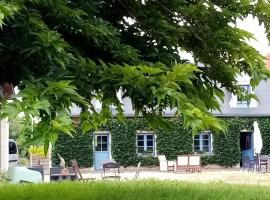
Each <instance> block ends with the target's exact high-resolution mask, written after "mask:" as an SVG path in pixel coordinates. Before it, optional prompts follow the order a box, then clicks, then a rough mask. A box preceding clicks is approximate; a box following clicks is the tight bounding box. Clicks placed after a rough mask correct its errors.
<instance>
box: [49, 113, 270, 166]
mask: <svg viewBox="0 0 270 200" xmlns="http://www.w3.org/2000/svg"><path fill="white" fill-rule="evenodd" d="M167 120H168V121H169V123H170V124H171V130H152V129H151V127H149V126H148V125H147V123H146V121H145V120H144V119H142V118H127V119H125V121H124V122H122V123H121V122H118V121H117V120H115V119H112V120H111V121H109V122H108V123H107V124H106V125H105V126H104V127H103V128H102V130H106V131H109V132H110V133H111V136H112V138H111V139H112V144H111V150H112V157H113V159H115V160H116V161H117V162H119V163H120V164H121V165H123V166H130V165H133V166H135V165H137V163H138V162H139V161H141V162H142V165H144V166H155V165H158V159H157V158H156V157H139V156H137V154H136V134H137V131H138V130H144V131H146V130H149V131H153V132H154V133H156V135H157V138H156V145H157V153H158V154H165V155H166V157H167V159H176V156H177V155H179V154H191V153H192V144H193V139H192V134H191V131H190V130H187V129H184V128H183V127H182V123H181V121H180V120H179V119H173V118H168V119H167ZM223 120H224V121H225V122H226V124H227V127H228V131H227V132H226V133H214V134H213V154H212V155H211V156H206V155H204V156H203V157H202V164H203V165H207V164H218V165H221V166H234V165H236V164H238V163H239V162H240V159H241V151H240V132H241V130H243V129H247V130H251V131H252V129H253V122H254V121H257V122H258V124H259V127H260V130H261V133H262V138H263V142H264V145H263V149H262V153H263V154H270V145H266V144H269V143H270V119H269V118H238V117H234V118H223ZM92 138H93V134H86V135H83V134H80V133H78V134H77V135H76V136H75V138H74V139H72V138H70V137H69V136H64V135H61V136H60V137H59V139H58V141H57V143H56V144H55V146H54V150H53V156H52V157H53V164H58V163H59V158H58V156H57V154H58V153H59V154H60V155H62V156H63V157H64V158H65V159H67V160H70V159H74V158H76V159H77V160H78V163H79V165H80V166H83V167H89V166H92V164H93V147H92V141H93V140H92Z"/></svg>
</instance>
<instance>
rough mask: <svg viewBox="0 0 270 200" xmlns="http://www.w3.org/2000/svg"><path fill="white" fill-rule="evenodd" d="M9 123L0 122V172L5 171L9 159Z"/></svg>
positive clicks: (4, 120) (6, 121) (5, 121)
mask: <svg viewBox="0 0 270 200" xmlns="http://www.w3.org/2000/svg"><path fill="white" fill-rule="evenodd" d="M8 138H9V123H8V120H7V119H3V120H1V121H0V171H6V170H7V169H8V158H9V155H8V153H9V151H8V149H9V147H8Z"/></svg>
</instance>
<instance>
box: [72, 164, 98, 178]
mask: <svg viewBox="0 0 270 200" xmlns="http://www.w3.org/2000/svg"><path fill="white" fill-rule="evenodd" d="M71 166H72V168H73V170H74V172H75V175H76V176H75V177H76V180H79V181H92V180H95V179H96V178H84V177H83V176H82V173H81V171H80V168H79V166H78V163H77V160H71Z"/></svg>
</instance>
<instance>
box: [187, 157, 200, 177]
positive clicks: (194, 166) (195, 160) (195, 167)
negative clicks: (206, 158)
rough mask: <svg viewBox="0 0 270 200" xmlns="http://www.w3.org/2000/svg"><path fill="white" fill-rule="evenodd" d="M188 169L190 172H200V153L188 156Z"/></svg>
mask: <svg viewBox="0 0 270 200" xmlns="http://www.w3.org/2000/svg"><path fill="white" fill-rule="evenodd" d="M188 165H189V166H188V167H189V170H191V172H192V173H194V172H201V156H200V155H190V156H189V164H188Z"/></svg>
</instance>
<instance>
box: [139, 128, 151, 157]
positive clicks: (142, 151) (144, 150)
mask: <svg viewBox="0 0 270 200" xmlns="http://www.w3.org/2000/svg"><path fill="white" fill-rule="evenodd" d="M154 138H155V137H154V134H153V133H150V132H138V135H137V153H138V155H140V156H153V155H154V154H155V139H154Z"/></svg>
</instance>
